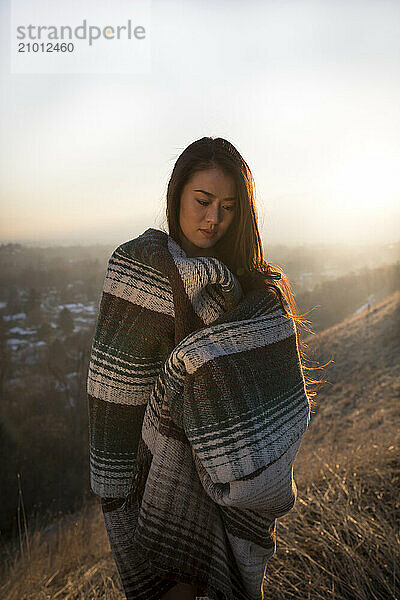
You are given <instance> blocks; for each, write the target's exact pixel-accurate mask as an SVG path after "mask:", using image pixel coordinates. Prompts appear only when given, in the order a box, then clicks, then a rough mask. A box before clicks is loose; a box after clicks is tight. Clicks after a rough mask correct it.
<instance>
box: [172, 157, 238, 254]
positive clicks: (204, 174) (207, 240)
mask: <svg viewBox="0 0 400 600" xmlns="http://www.w3.org/2000/svg"><path fill="white" fill-rule="evenodd" d="M236 201H237V200H236V186H235V182H234V180H233V177H231V176H230V175H225V173H224V172H223V171H221V169H219V168H212V169H207V170H206V171H198V172H197V173H195V174H194V175H193V176H192V178H191V179H190V180H189V181H188V182H187V183H186V185H185V186H184V188H183V190H182V194H181V203H180V211H179V224H180V226H181V230H182V232H183V238H182V239H181V245H182V248H183V249H184V251H185V252H186V254H187V256H192V257H193V256H212V255H213V253H212V247H213V246H215V244H216V243H217V242H218V241H219V240H220V239H221V238H222V237H223V236H224V235H225V233H226V232H227V231H228V229H229V226H230V225H231V223H232V221H233V219H234V217H235V204H236ZM207 231H210V232H211V233H212V235H210V234H209V235H207V233H203V232H207Z"/></svg>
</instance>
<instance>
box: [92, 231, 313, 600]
mask: <svg viewBox="0 0 400 600" xmlns="http://www.w3.org/2000/svg"><path fill="white" fill-rule="evenodd" d="M88 403H89V426H90V461H91V462H90V475H91V486H92V489H93V491H94V492H95V493H96V494H98V495H99V496H100V497H101V498H102V499H103V503H104V505H105V508H104V510H105V511H109V512H110V514H114V513H115V514H116V513H117V511H120V510H122V511H128V512H129V514H133V515H135V517H134V521H135V522H134V523H133V524H132V531H133V532H134V533H133V534H132V535H133V538H132V540H133V541H132V543H133V547H134V548H136V550H137V552H139V553H141V556H144V557H146V561H147V563H148V564H151V565H152V568H153V569H154V581H152V582H148V585H147V588H146V585H144V584H143V577H144V576H143V573H142V574H141V573H140V572H139V569H138V567H137V566H136V567H135V568H133V567H132V570H133V571H135V569H136V572H132V573H131V574H130V580H129V581H130V589H132V590H133V592H134V595H133V596H132V597H135V598H143V599H146V600H147V598H148V597H150V596H149V595H147V596H146V594H149V593H150V590H152V591H151V594H150V595H151V597H152V598H153V597H154V598H155V597H156V596H155V595H154V593H155V592H154V589H155V586H156V580H157V578H158V580H162V579H163V578H164V579H165V578H167V579H168V578H169V579H170V578H171V577H173V578H175V581H192V582H193V584H196V585H198V586H199V590H200V591H201V593H202V594H203V595H208V597H209V598H210V600H217V598H218V599H220V598H223V599H225V600H239V599H245V598H246V599H247V600H249V599H250V600H260V599H261V598H262V597H263V591H262V582H263V577H264V572H265V568H266V564H267V561H268V559H269V558H270V557H271V556H272V554H273V553H274V551H275V526H276V525H275V520H276V518H278V517H280V516H282V515H283V514H285V513H287V512H288V511H289V510H290V509H291V508H292V507H293V505H294V503H295V499H296V486H295V483H294V480H293V463H294V459H295V456H296V454H297V451H298V449H299V445H300V442H301V437H302V435H303V433H304V431H305V429H306V427H307V425H308V421H309V401H308V398H307V394H306V390H305V382H304V378H303V373H302V369H301V363H300V358H299V350H298V347H297V337H296V329H295V323H294V321H293V319H292V318H290V317H288V316H287V315H286V314H285V312H284V311H283V309H282V307H281V305H280V303H279V301H278V299H277V297H276V295H275V294H274V293H273V292H272V291H271V290H268V289H267V288H264V289H261V288H260V289H254V290H252V291H250V292H248V293H246V294H244V292H243V290H242V288H241V286H240V284H239V281H238V279H237V278H236V277H235V276H234V275H233V274H232V273H231V272H230V270H229V269H228V268H227V267H226V266H225V265H224V264H223V263H221V262H220V261H219V260H217V259H215V258H211V257H196V258H189V257H187V256H186V254H185V253H184V251H183V250H182V248H181V247H180V246H179V245H178V244H177V243H176V242H175V241H174V240H173V239H172V238H171V237H170V236H168V235H167V234H166V233H164V232H162V231H159V230H156V229H148V230H147V231H145V232H144V233H143V234H142V235H141V236H139V237H138V238H136V239H135V240H132V241H130V242H127V243H126V244H123V245H122V246H120V247H119V248H118V249H117V250H116V251H115V252H114V253H113V255H112V257H111V259H110V262H109V266H108V269H107V274H106V278H105V283H104V290H103V296H102V300H101V304H100V310H99V318H98V323H97V327H96V332H95V336H94V339H93V345H92V354H91V361H90V364H89V373H88ZM118 498H120V499H121V498H123V499H124V503H123V504H122V505H121V503H120V502H117V503H115V500H116V499H118ZM104 499H108V500H104ZM107 502H108V507H107V506H106V505H107ZM116 507H117V508H116ZM146 577H147V579H148V575H146ZM135 581H136V584H135ZM132 586H133V587H132ZM161 587H162V586H161ZM161 587H160V596H159V597H161ZM163 589H165V588H163Z"/></svg>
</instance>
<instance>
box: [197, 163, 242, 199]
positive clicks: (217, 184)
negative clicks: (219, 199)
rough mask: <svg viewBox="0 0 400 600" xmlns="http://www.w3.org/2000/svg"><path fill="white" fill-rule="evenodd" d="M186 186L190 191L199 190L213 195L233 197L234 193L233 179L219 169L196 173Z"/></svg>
mask: <svg viewBox="0 0 400 600" xmlns="http://www.w3.org/2000/svg"><path fill="white" fill-rule="evenodd" d="M186 185H187V186H188V187H189V188H190V189H197V188H201V189H203V190H205V191H207V192H211V193H213V194H215V195H220V194H221V195H226V196H229V195H232V196H233V195H234V194H235V192H236V185H235V181H234V179H233V177H232V176H231V175H229V174H227V173H224V172H223V171H222V170H221V169H219V168H215V169H206V170H205V171H196V173H194V174H193V175H192V177H191V178H190V179H189V181H188V182H187V184H186Z"/></svg>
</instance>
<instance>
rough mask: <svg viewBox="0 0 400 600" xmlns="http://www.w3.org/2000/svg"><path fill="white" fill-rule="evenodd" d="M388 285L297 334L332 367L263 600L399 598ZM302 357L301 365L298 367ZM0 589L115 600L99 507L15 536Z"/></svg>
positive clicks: (394, 372) (117, 591) (394, 354)
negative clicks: (378, 295) (351, 311)
mask: <svg viewBox="0 0 400 600" xmlns="http://www.w3.org/2000/svg"><path fill="white" fill-rule="evenodd" d="M399 325H400V292H396V293H394V294H392V295H390V296H389V297H387V298H386V299H384V300H383V301H381V302H380V303H378V304H377V305H376V306H375V307H374V308H373V310H370V312H369V313H367V312H366V311H364V312H362V313H361V314H357V315H355V316H353V317H351V318H349V319H346V320H345V321H343V322H341V323H339V324H337V325H336V326H334V327H331V328H329V329H326V330H325V331H323V332H322V333H320V334H319V335H316V336H309V337H308V338H307V339H306V343H307V344H308V348H307V354H308V356H309V357H310V358H311V359H313V360H316V361H318V363H319V364H324V363H326V362H328V361H329V360H330V359H332V360H333V361H334V362H333V363H331V364H330V365H329V366H328V367H326V368H325V369H324V370H323V371H315V372H314V377H315V378H324V379H326V380H327V381H328V383H326V384H325V386H324V387H323V389H322V390H321V391H320V393H319V395H318V398H317V406H316V407H315V408H314V413H313V417H312V420H311V424H310V428H309V430H308V431H307V432H306V434H305V436H304V440H303V443H302V447H301V450H300V452H299V456H298V458H297V460H296V465H295V477H296V481H297V484H298V488H299V491H298V494H299V495H298V501H297V504H296V507H295V509H294V510H293V511H291V513H289V514H288V515H287V516H286V517H284V518H283V519H281V520H280V521H279V524H278V529H277V554H276V556H275V557H274V558H273V559H272V560H271V562H270V564H269V566H268V568H267V574H266V579H265V600H269V599H271V600H287V599H297V600H305V599H310V600H319V599H320V600H325V599H335V600H389V599H392V600H395V599H396V598H399V594H400V581H399V569H398V565H399V563H400V555H399V533H398V523H399V518H400V506H399V494H398V489H399V469H398V466H399V460H398V459H399V454H398V448H399V426H398V425H399V413H400V407H399V404H400V403H399V387H400V376H399V375H400V373H399V363H400V336H399V333H400V327H399ZM307 364H310V363H307ZM20 550H22V552H23V558H22V559H21V558H20V557H18V556H17V558H13V556H14V552H16V549H15V550H10V558H9V561H8V565H7V567H6V571H5V573H4V574H3V584H2V585H0V597H1V598H5V599H7V600H28V599H29V600H36V599H43V600H45V599H49V600H50V599H53V598H54V599H56V598H57V599H66V600H67V599H68V600H78V599H83V598H85V599H89V598H90V599H91V600H100V599H102V600H106V599H107V600H116V599H119V600H122V599H123V598H124V595H123V593H122V591H121V586H120V583H119V580H118V575H117V573H116V569H115V566H114V562H113V559H112V557H111V553H110V550H109V546H108V542H107V539H106V534H105V530H104V526H103V523H102V518H101V514H100V510H99V507H98V506H97V504H89V505H88V506H87V507H86V508H85V510H84V511H83V512H82V513H80V514H77V515H72V516H68V517H67V516H65V517H60V520H59V521H58V522H56V523H53V524H50V525H48V526H47V527H46V528H45V527H44V526H38V527H36V529H35V530H34V531H32V530H30V531H29V532H28V536H27V538H26V537H24V536H23V535H22V539H21V548H20Z"/></svg>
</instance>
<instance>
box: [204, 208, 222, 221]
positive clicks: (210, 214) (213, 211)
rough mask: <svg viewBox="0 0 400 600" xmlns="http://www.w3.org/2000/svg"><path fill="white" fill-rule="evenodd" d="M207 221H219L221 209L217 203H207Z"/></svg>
mask: <svg viewBox="0 0 400 600" xmlns="http://www.w3.org/2000/svg"><path fill="white" fill-rule="evenodd" d="M207 221H208V222H209V223H212V224H215V225H217V224H218V223H219V222H220V221H221V209H220V207H219V206H218V204H213V203H212V204H209V206H208V210H207Z"/></svg>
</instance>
